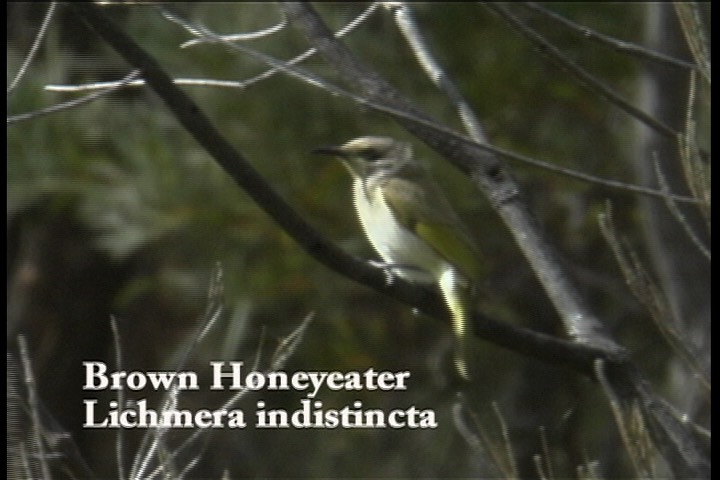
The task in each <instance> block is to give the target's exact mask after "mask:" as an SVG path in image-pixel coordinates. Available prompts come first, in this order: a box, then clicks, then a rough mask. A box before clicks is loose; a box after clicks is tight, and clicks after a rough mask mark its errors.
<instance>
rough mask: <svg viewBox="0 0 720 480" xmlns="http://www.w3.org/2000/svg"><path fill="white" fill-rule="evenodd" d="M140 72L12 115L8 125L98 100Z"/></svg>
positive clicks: (134, 72)
mask: <svg viewBox="0 0 720 480" xmlns="http://www.w3.org/2000/svg"><path fill="white" fill-rule="evenodd" d="M139 74H140V71H139V70H133V71H132V72H130V73H129V74H127V75H126V76H125V77H123V78H122V79H121V80H119V81H117V82H113V85H112V86H110V87H108V88H105V89H103V90H100V91H97V92H93V93H90V94H88V95H86V96H84V97H80V98H76V99H74V100H69V101H67V102H62V103H58V104H56V105H51V106H49V107H46V108H43V109H40V110H35V111H33V112H28V113H22V114H20V115H13V116H10V117H8V118H7V123H8V125H10V124H11V123H17V122H21V121H24V120H33V119H35V118H38V117H41V116H43V115H50V114H52V113H56V112H59V111H61V110H66V109H68V108H74V107H78V106H80V105H83V104H85V103H88V102H92V101H93V100H97V99H98V98H100V97H102V96H104V95H108V94H110V93H112V92H114V91H115V90H117V89H119V88H121V87H123V86H125V85H126V84H128V83H129V82H131V81H132V79H134V78H135V77H137V76H138V75H139Z"/></svg>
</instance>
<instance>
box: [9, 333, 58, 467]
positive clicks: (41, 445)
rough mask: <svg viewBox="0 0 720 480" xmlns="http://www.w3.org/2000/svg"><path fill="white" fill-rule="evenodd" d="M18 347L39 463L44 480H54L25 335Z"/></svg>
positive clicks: (19, 337) (20, 338)
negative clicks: (46, 449)
mask: <svg viewBox="0 0 720 480" xmlns="http://www.w3.org/2000/svg"><path fill="white" fill-rule="evenodd" d="M17 341H18V346H19V347H20V360H21V361H22V366H23V378H24V379H25V386H26V387H27V392H28V406H29V409H30V419H31V421H32V428H33V437H34V440H35V448H37V461H38V463H39V464H40V470H41V472H42V478H44V479H48V480H50V479H52V475H50V466H49V465H48V462H47V456H46V453H45V441H44V440H43V438H44V435H43V431H42V423H41V421H40V400H39V399H38V395H37V385H36V384H35V373H34V372H33V368H32V363H31V362H30V352H29V351H28V346H27V342H26V341H25V336H24V335H18V337H17Z"/></svg>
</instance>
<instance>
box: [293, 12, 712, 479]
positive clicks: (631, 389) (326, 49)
mask: <svg viewBox="0 0 720 480" xmlns="http://www.w3.org/2000/svg"><path fill="white" fill-rule="evenodd" d="M283 5H284V8H285V10H286V12H287V16H288V19H289V21H290V23H291V25H294V26H295V27H296V28H297V29H298V30H300V31H301V32H302V33H303V34H304V35H305V36H306V38H307V39H308V40H309V41H310V43H311V44H312V45H313V46H314V47H315V48H316V49H317V50H318V51H319V52H320V53H321V54H322V55H323V56H324V57H325V58H326V60H327V61H328V62H329V63H330V64H331V65H332V66H333V67H335V69H336V70H337V71H338V73H339V74H340V75H341V77H342V78H343V79H344V80H345V81H346V82H347V83H348V84H350V85H351V86H352V87H353V88H354V89H355V90H357V91H359V92H362V93H363V94H364V95H365V96H366V97H368V98H369V99H370V100H372V101H373V102H378V103H382V104H386V105H389V106H391V107H392V108H395V109H399V110H401V111H406V112H410V113H412V114H413V115H417V116H418V117H420V118H427V117H426V115H424V114H423V113H421V112H419V111H418V109H417V108H416V107H415V106H414V105H413V104H412V103H411V102H410V101H408V100H406V99H405V98H403V96H402V95H401V94H400V93H399V92H397V91H396V90H395V89H394V88H393V87H392V86H391V85H390V84H388V83H387V82H386V81H385V80H384V79H382V78H381V77H380V76H379V75H378V74H377V73H375V72H374V71H372V70H371V69H370V68H369V67H367V66H366V65H364V64H363V63H361V62H360V61H359V60H358V59H356V58H355V56H354V55H353V53H352V52H350V50H348V49H347V48H346V47H345V46H344V45H343V44H342V43H341V42H340V41H338V40H337V39H335V38H334V37H333V36H332V33H331V32H330V30H329V29H328V28H327V26H326V25H325V24H324V23H323V22H322V20H321V19H320V18H319V17H318V15H317V14H316V13H315V11H314V10H313V9H312V8H311V7H310V6H309V5H308V4H305V3H295V2H287V3H284V4H283ZM395 119H396V120H397V122H398V123H399V124H400V125H402V126H403V127H404V128H406V129H407V130H408V131H409V132H410V133H412V134H414V135H415V136H417V137H418V138H419V139H421V140H422V141H424V142H425V143H427V144H428V145H429V146H430V147H432V148H433V149H435V150H436V151H438V152H439V153H440V154H441V155H443V156H444V157H445V158H446V159H447V160H449V161H450V162H451V163H453V164H454V165H455V166H457V167H458V168H460V169H461V170H462V171H464V172H465V173H466V174H468V175H469V176H470V178H471V179H472V180H473V181H474V183H475V184H476V186H477V187H478V188H479V189H480V190H481V191H482V192H483V193H484V194H485V195H486V196H487V198H488V199H489V200H490V202H491V204H492V205H493V207H494V208H495V209H496V210H497V212H498V214H499V215H500V217H501V218H502V219H503V220H504V221H505V223H506V225H507V226H508V228H509V229H510V232H511V233H512V235H513V236H514V238H515V240H516V242H517V244H518V246H519V247H520V249H521V250H522V252H523V254H524V255H525V257H526V258H527V260H528V262H529V263H530V265H531V266H532V268H533V269H534V271H535V273H536V275H537V276H538V278H539V280H540V282H541V283H542V284H543V286H544V287H545V290H546V292H547V293H548V296H549V297H550V299H551V300H552V301H553V303H554V305H555V307H556V309H557V311H558V313H559V314H560V315H561V318H562V320H563V323H564V325H565V328H566V330H567V331H568V333H569V334H570V335H572V336H573V337H574V338H575V339H576V341H579V342H581V343H586V344H589V345H593V346H597V347H600V348H602V349H604V350H605V351H607V352H613V353H615V354H616V355H617V357H616V358H622V357H624V356H625V350H624V349H623V348H622V347H620V346H619V345H617V344H616V343H615V342H614V341H613V340H612V339H611V338H610V337H609V336H608V335H607V334H606V333H605V331H604V330H603V327H602V325H601V323H600V322H599V320H598V319H597V318H596V317H595V316H594V315H593V314H592V313H591V312H590V311H589V309H588V308H587V307H586V305H585V301H584V299H583V298H582V296H581V295H580V293H579V289H578V288H577V286H576V285H575V283H574V282H573V281H572V280H571V279H570V277H569V276H568V275H567V273H566V271H565V268H564V267H563V266H562V264H561V262H560V261H559V256H558V255H557V253H556V251H555V249H554V247H553V246H551V245H550V244H549V242H548V240H547V239H546V237H545V235H544V234H543V233H542V232H541V231H540V227H539V225H538V223H537V221H536V220H535V219H534V217H532V215H531V214H530V212H529V210H528V208H527V206H526V204H525V203H524V201H523V200H522V197H521V195H520V188H519V186H518V184H517V183H516V181H515V180H514V179H513V177H512V175H511V173H510V171H509V170H508V168H507V166H506V165H504V164H503V163H501V161H500V160H499V159H498V158H496V157H495V156H494V155H492V154H490V153H489V152H486V151H483V150H481V149H479V148H477V147H475V146H473V145H467V144H462V143H458V142H457V141H456V140H455V139H454V138H452V137H451V136H448V135H443V134H439V133H438V132H437V131H436V130H434V129H431V128H429V127H427V126H426V125H425V124H423V123H420V122H415V121H413V120H412V119H409V118H408V117H407V116H403V117H395ZM609 370H612V372H606V375H607V386H608V389H609V391H610V392H612V395H613V397H614V398H618V399H620V400H621V401H622V402H623V403H624V404H627V405H632V406H637V408H638V409H639V411H640V412H641V414H642V417H643V418H644V420H645V421H646V423H647V424H648V425H649V430H650V435H651V437H652V439H653V441H654V443H655V444H656V445H657V446H658V449H659V450H660V451H661V452H662V453H663V455H664V457H665V459H666V460H667V461H668V463H669V465H670V467H671V469H672V470H673V472H674V473H675V475H677V476H681V477H688V476H692V477H697V478H709V476H710V466H709V465H710V463H709V460H708V459H707V458H706V457H705V455H704V454H703V449H702V448H701V445H700V443H699V441H698V439H697V438H695V437H694V436H693V435H692V434H691V433H690V430H689V428H688V426H687V425H686V424H683V423H682V422H681V421H680V420H679V419H678V418H677V417H676V416H675V415H673V412H672V411H671V410H670V408H669V406H668V405H667V404H666V403H665V402H664V401H663V400H662V399H661V398H660V397H658V396H657V394H655V393H654V392H653V391H652V390H651V389H650V387H649V385H648V384H647V382H646V381H645V380H644V379H643V377H642V376H641V374H640V373H639V372H638V370H637V367H635V365H634V364H632V363H631V362H629V361H626V362H616V364H615V365H613V367H612V368H611V369H609ZM608 400H610V397H609V396H608Z"/></svg>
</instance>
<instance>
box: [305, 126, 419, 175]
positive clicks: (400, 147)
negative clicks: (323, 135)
mask: <svg viewBox="0 0 720 480" xmlns="http://www.w3.org/2000/svg"><path fill="white" fill-rule="evenodd" d="M313 153H318V154H322V155H332V156H335V157H337V158H339V159H340V160H342V162H343V164H345V166H346V167H347V168H348V170H350V173H351V174H352V175H353V176H355V177H361V178H365V177H367V176H368V175H371V174H373V173H376V172H385V173H390V172H393V171H397V170H399V169H400V168H402V167H404V166H406V165H409V164H410V163H411V162H412V149H411V147H410V145H409V144H407V143H405V142H400V141H398V140H394V139H392V138H389V137H372V136H370V137H360V138H355V139H353V140H350V141H349V142H346V143H344V144H343V145H341V146H339V147H321V148H316V149H315V150H313Z"/></svg>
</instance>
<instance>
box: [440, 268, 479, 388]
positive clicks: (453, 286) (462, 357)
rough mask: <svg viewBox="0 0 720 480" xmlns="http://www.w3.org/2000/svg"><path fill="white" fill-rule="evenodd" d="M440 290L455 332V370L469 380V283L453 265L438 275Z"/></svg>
mask: <svg viewBox="0 0 720 480" xmlns="http://www.w3.org/2000/svg"><path fill="white" fill-rule="evenodd" d="M439 285H440V291H441V292H442V295H443V298H444V299H445V303H446V304H447V306H448V309H449V310H450V316H451V317H452V329H453V333H454V334H455V349H454V352H453V362H454V363H455V370H456V371H457V373H458V374H459V375H460V377H462V378H463V379H464V380H470V372H469V370H468V366H467V343H468V339H469V337H470V332H469V323H470V322H469V320H468V315H469V308H470V307H469V306H470V298H471V295H470V285H469V282H468V280H467V279H466V278H465V277H464V276H463V275H462V274H460V273H459V272H458V271H457V270H456V269H455V268H454V267H449V268H448V269H447V270H446V271H444V272H443V274H442V275H441V276H440V281H439Z"/></svg>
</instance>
